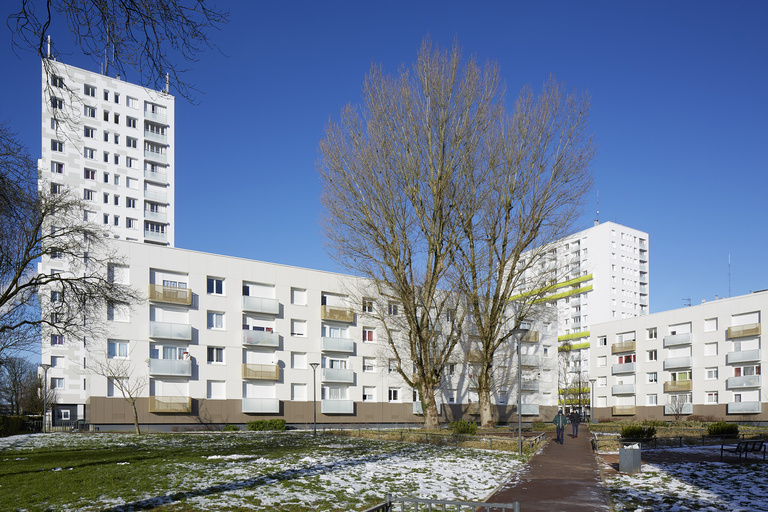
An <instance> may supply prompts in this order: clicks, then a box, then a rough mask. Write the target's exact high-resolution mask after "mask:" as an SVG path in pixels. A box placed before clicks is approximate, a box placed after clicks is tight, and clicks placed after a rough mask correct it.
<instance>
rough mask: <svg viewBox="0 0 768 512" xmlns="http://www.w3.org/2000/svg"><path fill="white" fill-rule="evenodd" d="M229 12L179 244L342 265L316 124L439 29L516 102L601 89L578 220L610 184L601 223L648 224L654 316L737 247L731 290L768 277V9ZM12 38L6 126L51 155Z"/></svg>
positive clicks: (700, 283) (6, 63) (2, 104)
mask: <svg viewBox="0 0 768 512" xmlns="http://www.w3.org/2000/svg"><path fill="white" fill-rule="evenodd" d="M10 3H11V2H9V3H8V4H10ZM228 4H231V5H228ZM220 6H221V7H223V8H228V9H230V12H231V20H232V21H231V22H230V23H229V24H228V25H226V26H224V27H223V29H222V30H221V31H220V32H217V33H214V34H212V36H213V38H214V40H215V41H216V42H217V43H218V45H219V48H220V52H217V51H208V52H206V53H205V54H203V55H202V57H201V59H200V60H199V62H197V63H192V65H191V66H192V67H191V71H190V72H189V73H188V78H189V79H190V80H191V81H192V82H194V83H195V84H196V86H197V88H198V89H199V90H200V91H201V92H200V93H199V94H198V95H197V104H194V105H193V104H190V103H187V102H185V101H184V100H183V99H181V98H177V104H176V147H175V148H174V149H175V151H176V177H177V191H176V219H177V222H176V245H177V246H178V247H183V248H188V249H194V250H200V251H206V252H214V253H219V254H227V255H233V256H240V257H245V258H252V259H258V260H263V261H271V262H278V263H285V264H290V265H297V266H301V267H309V268H317V269H324V270H334V271H341V270H343V269H341V267H339V266H338V264H337V263H336V262H335V261H333V260H332V259H331V258H330V257H329V256H328V254H327V253H326V251H325V247H324V245H323V238H322V235H321V230H320V227H319V224H318V216H319V213H320V205H319V194H320V185H319V181H318V178H317V173H316V169H315V162H316V160H317V157H318V152H317V146H318V141H319V140H320V138H321V136H322V130H323V127H324V125H325V124H326V122H327V121H328V119H329V117H333V118H336V117H338V114H339V112H340V110H341V109H342V107H343V106H344V105H345V104H347V103H357V102H358V101H359V100H360V91H361V85H362V82H363V77H364V76H365V74H366V72H367V71H368V69H369V68H370V65H371V63H372V62H376V63H380V64H382V65H383V66H384V68H385V69H386V70H387V71H391V72H394V71H396V70H397V68H398V67H399V66H400V65H401V64H403V63H405V64H407V65H410V64H411V63H412V62H413V61H414V60H415V57H416V53H417V51H418V48H419V44H420V42H421V40H422V39H423V38H424V36H425V35H427V34H429V35H430V36H431V37H432V39H433V40H434V41H435V42H436V43H438V44H440V45H441V46H450V45H451V43H452V42H453V40H454V38H456V39H457V40H458V43H459V44H460V46H461V47H462V48H463V51H464V53H465V54H466V55H469V54H473V55H475V56H476V57H477V58H478V59H479V60H481V61H484V60H486V59H490V60H494V61H496V62H497V63H498V65H499V67H500V70H501V73H502V76H503V78H504V79H505V81H506V83H507V87H508V91H509V96H510V97H514V96H516V95H517V92H518V91H519V89H520V87H521V86H522V85H524V84H531V85H533V86H534V88H538V87H539V86H540V84H541V83H542V82H543V81H544V80H545V79H546V78H547V77H548V76H549V75H550V74H552V75H553V76H554V77H555V78H556V79H558V80H559V81H561V82H563V83H565V84H566V85H567V86H568V87H569V88H573V89H576V90H579V91H582V90H586V91H588V92H589V94H590V95H591V97H592V118H591V119H592V120H591V129H592V132H593V133H594V135H595V138H596V141H597V144H598V155H597V157H596V159H595V160H594V164H593V171H594V175H595V191H594V193H593V196H594V197H593V198H591V200H590V203H589V204H590V205H589V207H588V211H587V213H586V215H585V217H584V222H583V226H584V227H588V226H590V225H591V224H592V221H593V219H594V216H595V209H596V197H597V193H598V191H599V197H600V220H602V221H614V222H618V223H621V224H624V225H627V226H630V227H633V228H637V229H640V230H643V231H646V232H648V233H649V234H650V305H651V312H658V311H664V310H667V309H673V308H678V307H682V306H683V305H684V302H683V299H686V298H690V300H691V302H692V303H693V304H697V303H699V302H701V300H703V299H706V300H712V299H714V298H715V295H718V296H720V297H724V296H728V294H729V279H728V271H729V268H728V256H729V254H730V255H731V276H732V277H731V289H730V294H731V295H734V296H735V295H741V294H745V293H749V292H751V291H755V290H760V289H765V288H768V272H766V264H765V259H766V258H765V254H766V252H768V232H767V231H768V229H767V222H766V221H767V220H768V214H767V213H766V211H767V210H766V206H765V201H764V198H765V195H766V190H768V156H767V155H766V148H767V147H768V31H767V30H766V29H765V27H766V25H767V24H768V2H760V1H752V2H746V1H735V2H711V1H695V2H691V1H676V2H648V1H645V2H637V1H621V2H573V1H542V2H511V1H510V2H501V1H482V2H450V1H449V2H446V1H442V2H432V1H430V2H412V1H408V2H404V1H392V2H360V1H344V2H341V1H337V2H301V1H283V2H277V1H271V2H224V1H221V2H220ZM4 7H5V8H6V10H8V9H9V6H8V5H7V4H4ZM2 33H3V34H5V41H3V44H0V59H2V63H3V70H4V76H3V79H2V80H0V92H1V93H2V96H0V97H2V98H3V99H2V101H0V119H3V120H7V121H9V122H10V123H11V124H12V126H13V127H14V129H15V130H16V131H17V132H18V133H19V136H20V138H21V139H22V140H23V141H24V142H25V143H26V144H27V145H28V146H29V147H30V149H31V150H32V153H33V155H35V156H38V155H39V148H40V117H39V108H40V101H39V86H38V84H39V73H40V65H39V63H38V62H37V60H36V59H35V57H34V56H33V55H31V54H24V53H21V54H19V55H20V57H21V59H19V57H17V55H15V54H14V53H13V52H12V51H11V48H10V36H9V34H8V32H7V29H5V30H4V32H2ZM56 44H57V47H58V48H59V50H60V51H67V48H68V46H67V45H70V43H69V41H67V40H64V39H63V38H59V39H58V40H57V43H56ZM69 48H71V46H70V47H69ZM71 51H72V50H71V49H70V50H69V52H71ZM61 60H63V61H65V62H67V63H69V64H73V65H76V66H80V67H83V68H86V69H90V70H94V71H96V70H98V66H97V64H95V63H92V62H90V61H88V60H85V59H83V58H81V57H79V56H77V55H72V56H70V57H65V58H62V59H61ZM126 78H127V79H128V80H129V81H130V80H132V79H135V78H134V77H132V76H131V75H130V74H129V75H128V76H127V77H126Z"/></svg>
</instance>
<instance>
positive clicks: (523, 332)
mask: <svg viewBox="0 0 768 512" xmlns="http://www.w3.org/2000/svg"><path fill="white" fill-rule="evenodd" d="M528 331H529V329H512V334H513V335H514V336H515V337H516V338H517V453H519V454H520V455H522V454H523V415H522V414H521V411H520V409H522V407H523V393H522V391H523V389H522V386H523V370H522V366H523V365H522V364H521V363H522V361H521V360H520V344H521V343H522V340H523V336H525V335H526V334H527V333H528Z"/></svg>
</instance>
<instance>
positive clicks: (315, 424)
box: [309, 363, 320, 436]
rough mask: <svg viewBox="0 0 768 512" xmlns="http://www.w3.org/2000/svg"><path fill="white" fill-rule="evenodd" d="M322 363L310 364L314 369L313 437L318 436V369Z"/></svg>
mask: <svg viewBox="0 0 768 512" xmlns="http://www.w3.org/2000/svg"><path fill="white" fill-rule="evenodd" d="M319 365H320V363H309V366H311V367H312V424H313V434H312V435H313V436H317V367H318V366H319Z"/></svg>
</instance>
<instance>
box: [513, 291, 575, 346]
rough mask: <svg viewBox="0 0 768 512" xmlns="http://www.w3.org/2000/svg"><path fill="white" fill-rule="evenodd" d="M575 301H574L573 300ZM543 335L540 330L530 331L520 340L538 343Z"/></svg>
mask: <svg viewBox="0 0 768 512" xmlns="http://www.w3.org/2000/svg"><path fill="white" fill-rule="evenodd" d="M571 303H573V301H571ZM540 337H541V335H540V334H539V331H528V332H527V333H525V336H523V339H521V340H520V341H521V342H523V343H538V342H539V339H540Z"/></svg>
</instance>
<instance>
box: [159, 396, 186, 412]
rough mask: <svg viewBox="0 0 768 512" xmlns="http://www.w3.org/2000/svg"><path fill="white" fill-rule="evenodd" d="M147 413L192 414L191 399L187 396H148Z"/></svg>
mask: <svg viewBox="0 0 768 512" xmlns="http://www.w3.org/2000/svg"><path fill="white" fill-rule="evenodd" d="M149 412H169V413H184V412H187V413H189V412H192V398H191V397H188V396H150V397H149Z"/></svg>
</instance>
